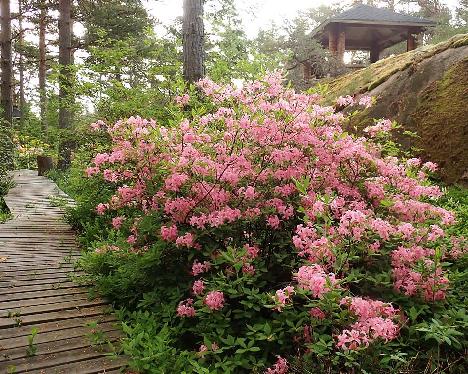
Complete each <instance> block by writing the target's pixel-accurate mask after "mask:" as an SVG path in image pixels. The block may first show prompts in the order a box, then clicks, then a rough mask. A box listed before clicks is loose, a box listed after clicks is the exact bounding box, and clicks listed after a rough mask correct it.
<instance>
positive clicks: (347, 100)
mask: <svg viewBox="0 0 468 374" xmlns="http://www.w3.org/2000/svg"><path fill="white" fill-rule="evenodd" d="M336 103H337V104H338V105H339V106H348V105H353V104H354V98H353V97H352V96H349V95H347V96H340V97H339V98H338V99H337V100H336Z"/></svg>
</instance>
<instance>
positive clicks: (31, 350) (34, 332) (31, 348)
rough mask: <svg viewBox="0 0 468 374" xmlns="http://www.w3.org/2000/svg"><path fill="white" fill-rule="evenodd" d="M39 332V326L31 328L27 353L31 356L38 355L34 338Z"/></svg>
mask: <svg viewBox="0 0 468 374" xmlns="http://www.w3.org/2000/svg"><path fill="white" fill-rule="evenodd" d="M38 332H39V330H38V329H37V327H33V328H32V329H31V334H30V335H28V347H27V348H26V354H27V355H28V356H29V357H31V356H35V355H36V352H37V345H36V343H35V342H34V339H35V338H36V336H37V333H38Z"/></svg>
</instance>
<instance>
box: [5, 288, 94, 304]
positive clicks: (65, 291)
mask: <svg viewBox="0 0 468 374" xmlns="http://www.w3.org/2000/svg"><path fill="white" fill-rule="evenodd" d="M81 293H82V294H88V293H89V290H88V289H86V288H84V287H77V286H74V287H71V288H59V289H52V290H43V291H37V290H33V291H30V292H24V293H22V292H18V293H12V294H7V295H6V296H2V300H5V301H14V300H27V299H36V298H38V297H47V296H60V295H72V294H81Z"/></svg>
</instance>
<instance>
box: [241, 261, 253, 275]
mask: <svg viewBox="0 0 468 374" xmlns="http://www.w3.org/2000/svg"><path fill="white" fill-rule="evenodd" d="M242 272H243V273H244V274H248V275H254V274H255V266H253V265H252V264H248V263H245V264H244V265H242Z"/></svg>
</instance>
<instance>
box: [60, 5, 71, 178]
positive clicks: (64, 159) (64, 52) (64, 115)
mask: <svg viewBox="0 0 468 374" xmlns="http://www.w3.org/2000/svg"><path fill="white" fill-rule="evenodd" d="M59 13H60V15H59V65H60V78H59V129H60V130H62V131H61V132H62V134H61V140H60V144H59V154H58V167H59V168H60V169H62V170H63V169H67V168H68V167H69V166H70V162H71V152H72V147H73V142H72V140H71V137H70V134H69V131H67V130H69V129H70V127H71V123H72V106H73V96H74V95H73V92H72V89H73V82H72V80H73V72H72V69H71V68H72V66H71V65H72V46H71V42H72V26H73V23H72V19H71V0H60V2H59Z"/></svg>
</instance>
